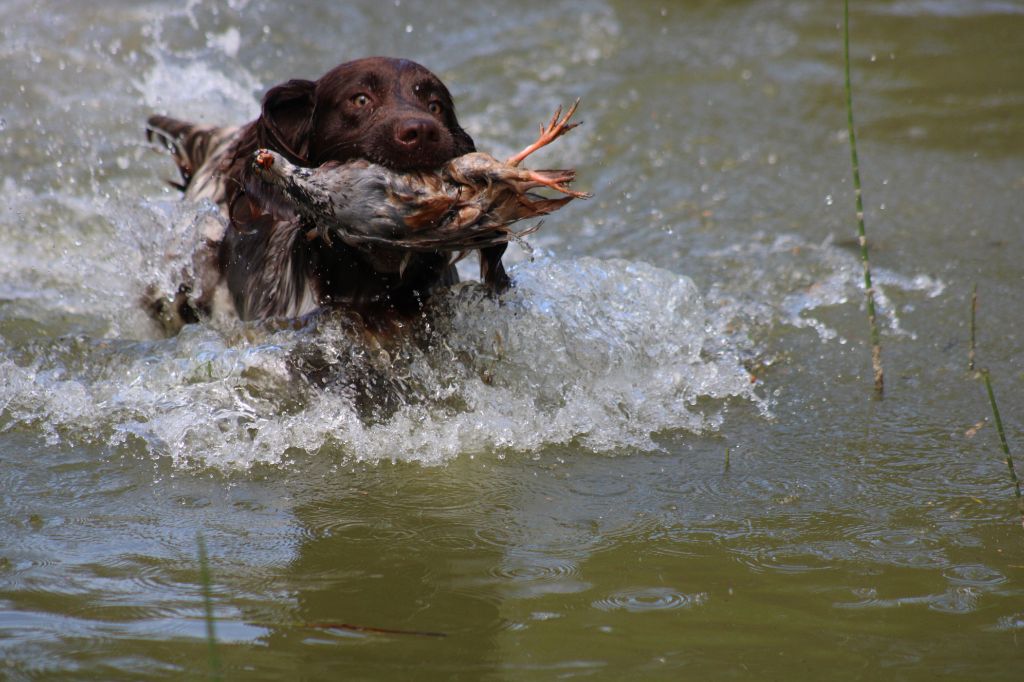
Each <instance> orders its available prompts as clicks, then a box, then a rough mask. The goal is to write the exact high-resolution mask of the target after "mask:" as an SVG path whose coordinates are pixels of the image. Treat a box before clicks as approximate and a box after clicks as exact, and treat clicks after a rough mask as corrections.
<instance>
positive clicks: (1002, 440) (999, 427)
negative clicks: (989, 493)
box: [981, 369, 1024, 527]
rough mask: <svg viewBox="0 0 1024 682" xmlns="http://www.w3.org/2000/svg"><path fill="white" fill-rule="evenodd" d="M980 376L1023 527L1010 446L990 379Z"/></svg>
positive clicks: (1023, 507)
mask: <svg viewBox="0 0 1024 682" xmlns="http://www.w3.org/2000/svg"><path fill="white" fill-rule="evenodd" d="M981 376H982V377H983V378H984V379H985V390H986V391H987V392H988V402H989V403H990V404H991V405H992V418H993V420H994V421H995V423H996V432H997V433H998V434H999V444H1000V445H1001V446H1002V447H1003V454H1004V455H1005V456H1006V468H1007V469H1009V470H1010V480H1011V481H1013V494H1014V496H1016V498H1017V510H1018V511H1019V512H1020V525H1021V526H1022V527H1024V497H1021V494H1020V479H1019V478H1017V470H1016V469H1015V468H1014V466H1013V456H1012V455H1011V454H1010V446H1009V444H1008V443H1007V442H1006V432H1005V431H1003V420H1002V418H1001V417H1000V416H999V405H997V404H996V394H995V392H994V391H993V390H992V379H991V378H990V377H989V375H988V370H987V369H983V370H981Z"/></svg>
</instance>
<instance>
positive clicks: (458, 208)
mask: <svg viewBox="0 0 1024 682" xmlns="http://www.w3.org/2000/svg"><path fill="white" fill-rule="evenodd" d="M578 106H579V100H576V102H575V103H574V104H573V105H572V106H571V107H570V108H569V110H568V111H567V112H566V114H565V116H562V108H561V107H558V109H557V110H556V111H555V114H554V116H552V118H551V120H550V121H549V122H548V124H547V125H544V124H541V126H540V134H539V136H538V138H537V140H536V141H535V142H533V143H532V144H530V145H528V146H527V147H525V148H524V149H523V150H522V151H520V152H519V153H517V154H514V155H513V156H510V157H508V158H507V159H506V160H505V161H499V160H498V159H496V158H495V157H493V156H491V155H490V154H487V153H484V152H472V153H469V154H464V155H462V156H458V157H456V158H454V159H452V160H451V161H449V162H448V163H446V164H444V165H443V166H441V167H440V168H439V169H436V170H434V171H410V172H401V171H396V170H393V169H390V168H387V167H385V166H382V165H379V164H375V163H373V162H371V161H367V160H364V159H357V160H353V161H348V162H333V161H332V162H327V163H325V164H323V165H321V166H319V167H316V168H305V167H301V166H296V165H295V164H293V163H291V162H289V161H288V160H287V159H286V158H284V157H283V156H282V155H281V154H279V153H277V152H274V151H271V150H269V149H259V150H257V151H256V152H254V153H253V156H252V168H253V170H254V171H255V175H256V177H257V178H258V179H259V180H260V181H262V182H266V183H269V184H271V185H273V186H275V187H276V188H278V189H279V190H281V192H283V194H284V196H285V198H286V201H287V202H288V203H289V204H290V206H289V208H290V209H291V210H294V211H295V212H297V213H298V214H300V215H302V216H303V217H305V218H307V219H308V221H309V224H311V225H312V226H313V227H312V228H311V229H310V230H309V231H308V232H307V234H306V238H307V239H310V240H313V239H322V240H324V241H325V242H326V243H328V244H330V243H331V242H332V240H333V239H336V238H337V239H340V240H342V241H343V242H344V243H346V244H348V245H351V246H359V247H361V248H364V249H373V248H374V247H380V248H381V249H387V250H389V251H395V250H397V251H404V252H406V253H409V254H411V253H413V252H417V251H419V252H438V251H440V252H448V253H453V254H458V255H457V256H455V260H457V259H458V258H461V257H462V255H464V254H465V253H467V252H469V251H472V250H474V249H481V248H485V247H489V246H496V245H501V244H505V243H507V242H508V241H510V240H513V239H518V238H521V237H523V236H525V235H528V234H531V233H532V232H535V231H536V230H537V229H538V228H539V227H540V223H537V224H535V225H533V226H531V227H528V228H526V229H524V230H521V231H515V230H513V229H512V228H511V225H512V224H513V223H515V222H518V221H520V220H525V219H530V218H535V217H539V216H545V215H547V214H549V213H551V212H553V211H555V210H558V209H559V208H561V207H562V206H564V205H565V204H567V203H568V202H570V201H572V200H573V199H587V198H590V196H591V195H590V194H589V193H587V192H579V191H576V190H573V189H571V188H570V187H569V185H570V184H571V183H572V182H573V181H574V180H575V179H576V171H575V170H572V169H562V170H531V169H528V168H524V167H522V166H521V164H522V162H523V161H524V160H525V159H526V158H527V157H528V156H530V155H531V154H533V153H534V152H536V151H537V150H538V149H541V148H543V147H545V146H547V145H549V144H551V143H552V142H554V141H555V140H556V139H558V138H559V137H561V136H562V135H564V134H566V133H567V132H569V131H570V130H572V129H573V128H575V127H577V126H578V125H580V123H579V122H572V123H570V119H571V118H572V116H573V114H575V112H576V109H577V107H578ZM539 188H548V189H551V190H554V191H555V192H557V193H559V194H561V195H562V196H560V197H554V198H552V197H547V196H544V195H542V194H538V193H537V192H535V191H533V190H536V189H539Z"/></svg>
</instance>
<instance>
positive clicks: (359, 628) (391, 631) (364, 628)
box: [303, 623, 448, 637]
mask: <svg viewBox="0 0 1024 682" xmlns="http://www.w3.org/2000/svg"><path fill="white" fill-rule="evenodd" d="M303 627H307V628H314V629H317V630H345V631H347V632H361V633H366V634H373V635H409V636H412V637H447V636H448V634H447V633H445V632H431V631H429V630H400V629H398V628H378V627H374V626H372V625H357V624H355V623H303Z"/></svg>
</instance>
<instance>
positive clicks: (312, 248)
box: [147, 57, 508, 333]
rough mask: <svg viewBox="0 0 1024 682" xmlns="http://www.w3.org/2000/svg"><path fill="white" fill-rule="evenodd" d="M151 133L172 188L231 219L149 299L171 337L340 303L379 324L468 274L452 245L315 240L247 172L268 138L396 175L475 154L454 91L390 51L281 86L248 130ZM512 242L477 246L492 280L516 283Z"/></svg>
mask: <svg viewBox="0 0 1024 682" xmlns="http://www.w3.org/2000/svg"><path fill="white" fill-rule="evenodd" d="M147 136H148V137H149V138H150V139H151V140H152V139H154V138H158V139H160V140H161V141H162V142H163V143H164V144H165V145H166V146H167V147H168V148H169V149H170V150H171V152H172V153H173V155H174V158H175V160H176V162H177V164H178V168H179V170H180V171H181V177H182V181H181V183H179V184H176V186H177V187H179V188H180V189H181V190H182V191H184V193H185V197H186V198H187V199H191V200H200V199H209V200H212V201H213V202H214V203H216V204H217V205H218V206H219V207H220V208H221V211H222V213H223V217H224V218H225V220H224V221H220V220H216V219H213V218H210V219H208V220H207V221H206V222H205V223H204V224H203V227H202V229H203V243H202V245H201V246H200V247H199V248H198V249H197V252H196V253H195V254H194V259H193V267H192V268H191V269H190V273H189V276H186V277H184V278H183V279H184V283H183V284H182V285H181V288H180V289H179V291H178V292H177V295H176V296H175V298H174V299H173V300H171V299H169V298H167V297H166V296H162V295H158V294H156V293H151V294H149V295H147V305H148V307H149V310H150V311H151V313H152V314H153V316H154V318H156V319H157V320H158V321H159V322H160V323H161V324H162V325H163V327H164V329H165V331H167V332H168V333H175V332H177V331H178V330H179V329H180V328H181V325H182V324H184V323H188V322H195V321H198V320H199V319H201V318H203V317H206V316H209V315H228V316H237V317H238V318H241V319H243V320H253V319H263V318H267V317H297V316H302V315H305V314H308V313H310V312H313V311H315V310H318V309H320V308H323V307H344V308H346V309H349V310H353V311H355V312H357V313H359V314H360V315H362V316H363V317H364V318H365V319H368V320H370V321H372V319H373V318H374V317H375V316H387V315H389V314H394V313H398V314H408V313H409V312H412V311H415V310H416V309H418V307H419V305H420V304H421V303H422V302H423V301H424V300H425V299H426V297H427V296H428V295H429V293H430V291H431V290H432V289H434V288H436V287H438V286H441V285H445V284H452V283H454V282H456V281H458V276H457V274H456V272H455V268H454V266H453V265H452V263H451V259H450V256H449V254H443V253H417V254H415V255H414V256H413V257H412V258H411V259H410V258H408V257H407V254H404V253H400V254H399V253H389V252H387V251H386V250H382V249H379V248H378V249H359V248H356V247H353V246H346V245H345V244H343V243H340V242H339V241H338V240H335V241H333V242H332V243H328V242H327V241H325V240H322V239H316V238H309V233H310V231H309V229H308V226H307V225H305V224H304V223H303V220H302V218H301V217H299V216H298V215H296V214H295V212H294V211H293V210H292V209H291V208H290V206H289V204H288V202H286V201H284V200H283V197H282V196H281V195H279V194H278V192H279V191H280V190H277V189H275V188H274V187H272V186H271V185H268V184H266V183H263V182H260V181H259V179H258V178H256V177H255V176H254V174H253V171H252V169H251V166H252V164H251V160H252V155H253V152H255V150H257V149H259V148H268V149H272V150H274V151H276V152H278V153H280V154H281V155H283V156H284V157H285V158H287V159H288V160H289V161H291V162H292V163H294V164H297V165H300V166H307V167H318V166H320V165H321V164H323V163H324V162H327V161H341V162H344V161H350V160H353V159H366V160H368V161H372V162H374V163H377V164H380V165H382V166H386V167H389V168H393V169H395V170H400V171H409V170H430V169H434V168H437V167H439V166H441V165H442V164H443V163H445V162H446V161H449V160H450V159H453V158H455V157H458V156H461V155H463V154H467V153H469V152H472V151H475V146H474V144H473V140H472V139H471V138H470V137H469V135H468V134H467V133H466V132H465V131H464V130H463V129H462V128H461V126H460V125H459V122H458V120H457V119H456V117H455V108H454V105H453V103H452V98H451V95H450V94H449V92H448V89H447V88H446V87H445V86H444V84H443V83H442V82H441V81H440V80H439V79H438V78H437V77H436V76H435V75H434V74H432V73H431V72H430V71H428V70H427V69H425V68H424V67H422V66H420V65H419V64H416V63H414V62H411V61H407V60H402V59H390V58H385V57H374V58H369V59H360V60H357V61H353V62H348V63H346V64H342V65H341V66H338V67H336V68H334V69H332V70H330V71H328V72H327V73H326V74H324V76H323V77H321V78H320V79H319V80H317V81H308V80H291V81H288V82H287V83H283V84H281V85H278V86H276V87H273V88H271V89H270V90H269V91H268V92H267V94H266V96H265V97H264V98H263V109H262V113H261V115H260V117H259V118H258V119H256V120H255V121H253V122H252V123H249V124H248V125H245V126H242V127H240V128H218V127H209V126H198V125H195V124H192V123H187V122H184V121H178V120H175V119H172V118H168V117H165V116H154V117H152V118H151V119H150V120H149V127H148V130H147ZM504 250H505V246H504V245H500V246H495V247H490V248H488V249H485V250H484V251H483V252H482V254H481V275H482V278H483V279H484V281H485V282H486V283H488V284H489V285H491V286H492V287H494V288H496V289H501V288H504V287H505V286H506V285H507V284H508V278H507V276H506V274H505V271H504V268H503V267H502V265H501V256H502V254H503V253H504Z"/></svg>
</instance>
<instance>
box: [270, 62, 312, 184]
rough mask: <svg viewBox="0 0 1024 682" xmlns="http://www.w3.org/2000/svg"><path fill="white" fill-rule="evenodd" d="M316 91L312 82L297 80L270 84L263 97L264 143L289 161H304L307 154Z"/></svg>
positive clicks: (301, 162)
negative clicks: (274, 84) (287, 157)
mask: <svg viewBox="0 0 1024 682" xmlns="http://www.w3.org/2000/svg"><path fill="white" fill-rule="evenodd" d="M315 91H316V83H314V82H313V81H307V80H300V79H296V80H290V81H288V82H287V83H282V84H281V85H276V86H274V87H272V88H271V89H270V90H268V91H267V94H266V95H265V96H264V97H263V113H262V115H261V116H260V120H259V126H260V133H262V135H261V137H264V140H263V144H264V146H269V147H273V148H274V149H275V150H277V151H279V152H281V153H283V154H285V155H286V156H289V157H291V158H290V159H289V160H290V161H291V162H292V163H299V164H304V163H306V161H307V158H308V156H309V136H310V132H311V131H312V128H313V110H314V108H315V103H316V98H315V96H314V94H315Z"/></svg>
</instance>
